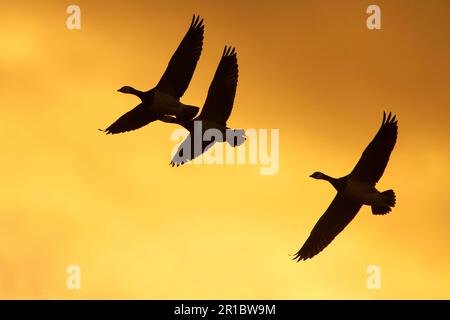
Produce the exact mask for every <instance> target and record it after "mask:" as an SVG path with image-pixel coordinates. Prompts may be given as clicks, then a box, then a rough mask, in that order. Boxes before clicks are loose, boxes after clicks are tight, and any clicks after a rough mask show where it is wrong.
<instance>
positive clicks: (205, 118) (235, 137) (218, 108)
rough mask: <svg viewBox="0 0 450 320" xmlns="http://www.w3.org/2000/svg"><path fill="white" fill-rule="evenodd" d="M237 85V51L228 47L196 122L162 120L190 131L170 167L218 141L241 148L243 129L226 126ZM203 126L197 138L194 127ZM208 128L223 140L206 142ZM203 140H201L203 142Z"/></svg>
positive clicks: (181, 162)
mask: <svg viewBox="0 0 450 320" xmlns="http://www.w3.org/2000/svg"><path fill="white" fill-rule="evenodd" d="M237 82H238V64H237V55H236V50H235V49H234V48H231V47H227V46H226V47H225V49H224V50H223V54H222V58H221V60H220V63H219V66H218V67H217V70H216V73H215V75H214V78H213V81H212V82H211V85H210V87H209V90H208V95H207V97H206V100H205V104H204V106H203V109H202V112H201V113H200V115H199V116H198V117H196V118H195V119H193V120H188V121H186V120H183V119H178V118H174V117H170V116H168V117H164V118H163V119H162V121H165V122H171V123H177V124H179V125H181V126H183V127H184V128H186V129H187V130H188V131H189V135H188V137H186V139H185V140H184V141H183V143H182V144H181V145H180V146H179V147H178V150H177V152H176V154H175V155H174V157H173V159H172V161H171V162H170V164H171V165H172V167H173V166H175V165H176V166H177V167H178V166H179V165H182V164H184V163H186V162H188V161H190V160H192V159H194V158H196V157H198V156H199V155H201V154H202V153H204V152H206V151H207V150H208V149H210V148H211V147H212V146H213V145H214V144H215V143H216V142H225V141H227V142H228V143H229V144H230V145H231V146H233V147H236V146H240V145H241V144H242V143H244V141H245V132H244V130H241V129H237V130H232V129H229V128H228V127H227V120H228V118H229V117H230V114H231V110H232V109H233V102H234V97H235V95H236V87H237ZM196 123H197V124H199V123H201V128H202V131H201V132H198V133H199V134H201V137H199V136H198V135H197V136H196V135H195V134H194V133H195V129H194V128H195V125H196ZM208 129H215V130H218V131H220V133H221V138H219V137H218V140H215V139H214V137H212V139H211V141H203V140H204V139H202V137H203V135H204V133H205V131H206V130H208ZM197 139H198V141H199V142H201V146H200V145H199V147H197V148H196V147H195V141H194V140H197ZM200 139H201V140H200Z"/></svg>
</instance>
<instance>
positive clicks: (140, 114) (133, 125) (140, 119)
mask: <svg viewBox="0 0 450 320" xmlns="http://www.w3.org/2000/svg"><path fill="white" fill-rule="evenodd" d="M157 119H158V117H157V116H156V115H155V114H153V113H152V112H151V111H150V110H149V109H148V108H146V107H145V106H144V105H143V104H142V103H141V104H139V105H138V106H137V107H135V108H134V109H132V110H131V111H128V112H127V113H125V114H124V115H123V116H121V117H120V118H119V119H117V120H116V121H115V122H114V123H113V124H112V125H110V126H109V127H108V128H106V129H105V130H103V131H104V132H106V134H115V133H122V132H127V131H131V130H136V129H139V128H141V127H143V126H145V125H147V124H149V123H150V122H152V121H155V120H157Z"/></svg>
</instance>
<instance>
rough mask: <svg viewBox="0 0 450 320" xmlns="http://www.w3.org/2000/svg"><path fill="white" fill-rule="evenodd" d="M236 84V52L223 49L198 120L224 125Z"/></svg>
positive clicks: (232, 49) (230, 49)
mask: <svg viewBox="0 0 450 320" xmlns="http://www.w3.org/2000/svg"><path fill="white" fill-rule="evenodd" d="M237 82H238V64H237V56H236V51H235V49H234V48H231V47H225V49H224V50H223V54H222V59H221V60H220V63H219V66H218V67H217V70H216V74H215V75H214V79H213V81H212V83H211V85H210V86H209V90H208V96H207V97H206V101H205V105H204V106H203V109H202V112H201V113H200V116H199V118H200V119H202V120H203V119H205V120H206V119H208V120H211V121H214V122H217V123H221V124H224V125H225V124H226V122H227V120H228V118H229V117H230V114H231V110H232V109H233V102H234V97H235V95H236V87H237Z"/></svg>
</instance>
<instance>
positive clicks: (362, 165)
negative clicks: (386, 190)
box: [350, 113, 398, 184]
mask: <svg viewBox="0 0 450 320" xmlns="http://www.w3.org/2000/svg"><path fill="white" fill-rule="evenodd" d="M395 117H396V116H393V117H392V115H391V113H389V115H388V117H387V118H386V113H384V114H383V122H382V124H381V128H380V130H378V133H377V135H376V136H375V138H374V139H373V140H372V142H371V143H370V144H369V145H368V146H367V148H366V150H364V152H363V154H362V156H361V159H359V161H358V163H357V164H356V166H355V168H354V169H353V171H352V172H351V173H350V175H351V176H352V177H353V178H355V179H357V180H360V181H364V182H367V183H370V184H376V183H377V182H378V180H380V178H381V176H382V175H383V172H384V169H386V166H387V163H388V161H389V157H390V155H391V152H392V149H394V146H395V142H396V141H397V132H398V126H397V120H396V119H395Z"/></svg>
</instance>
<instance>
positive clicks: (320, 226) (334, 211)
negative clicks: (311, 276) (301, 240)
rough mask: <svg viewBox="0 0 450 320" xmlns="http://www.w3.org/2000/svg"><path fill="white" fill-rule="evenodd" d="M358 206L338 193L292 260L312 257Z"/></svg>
mask: <svg viewBox="0 0 450 320" xmlns="http://www.w3.org/2000/svg"><path fill="white" fill-rule="evenodd" d="M360 208H361V204H360V203H356V202H352V201H349V200H348V199H347V198H346V197H344V196H343V195H342V194H341V193H338V194H337V195H336V197H335V198H334V200H333V201H332V202H331V204H330V206H329V207H328V209H327V210H326V211H325V213H324V214H323V215H322V216H321V217H320V219H319V221H317V223H316V225H315V226H314V228H313V229H312V231H311V234H310V236H309V237H308V239H307V240H306V242H305V244H304V245H303V246H302V248H301V249H300V250H299V251H298V252H297V253H296V255H295V256H294V260H297V261H300V260H306V259H309V258H312V257H314V256H315V255H316V254H318V253H319V252H321V251H322V250H323V249H325V248H326V247H327V246H328V245H329V244H330V243H331V241H333V239H334V238H335V237H336V236H337V235H338V234H339V233H340V232H341V231H342V230H344V228H345V227H346V226H347V225H348V224H349V223H350V221H352V220H353V218H354V217H355V216H356V214H357V213H358V211H359V209H360Z"/></svg>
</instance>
